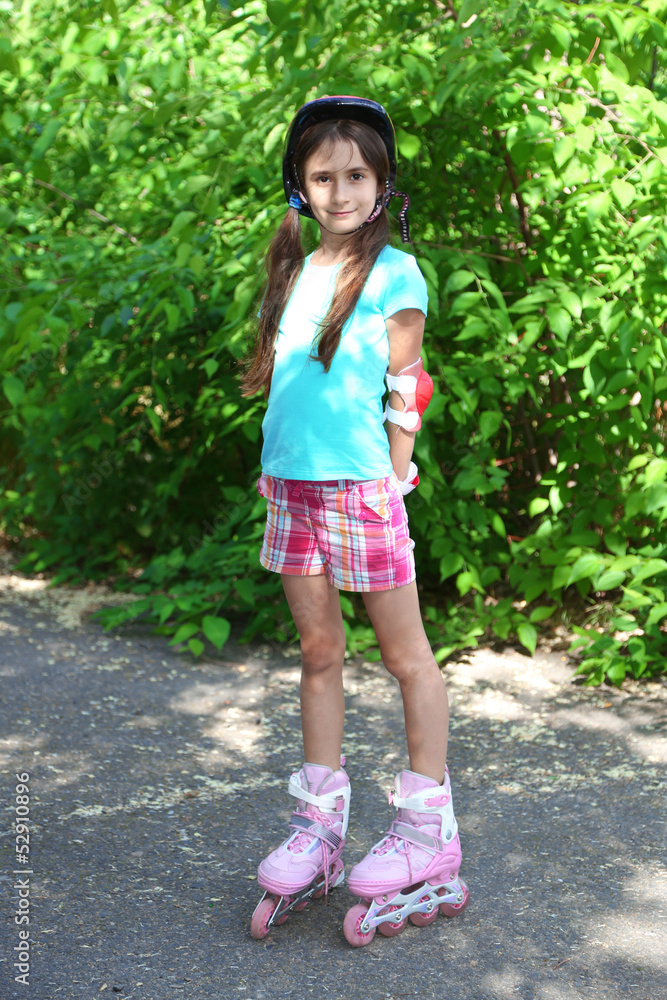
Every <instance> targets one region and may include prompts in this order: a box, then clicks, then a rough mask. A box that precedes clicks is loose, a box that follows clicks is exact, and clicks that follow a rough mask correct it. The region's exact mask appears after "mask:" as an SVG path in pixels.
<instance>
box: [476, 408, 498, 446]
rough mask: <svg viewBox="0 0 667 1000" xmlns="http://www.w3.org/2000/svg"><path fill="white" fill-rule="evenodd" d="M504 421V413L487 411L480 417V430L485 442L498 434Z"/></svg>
mask: <svg viewBox="0 0 667 1000" xmlns="http://www.w3.org/2000/svg"><path fill="white" fill-rule="evenodd" d="M502 421H503V415H502V413H499V412H498V411H497V410H486V411H485V412H484V413H482V414H481V415H480V418H479V429H480V432H481V435H482V439H483V440H484V441H488V440H489V439H490V438H492V437H494V435H495V434H497V433H498V429H499V428H500V425H501V423H502Z"/></svg>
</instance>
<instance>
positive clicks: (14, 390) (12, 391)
mask: <svg viewBox="0 0 667 1000" xmlns="http://www.w3.org/2000/svg"><path fill="white" fill-rule="evenodd" d="M2 391H3V392H4V394H5V396H6V397H7V399H8V400H9V402H10V403H11V405H12V406H18V404H19V403H20V402H21V400H22V399H23V397H24V396H25V385H24V383H23V382H22V381H21V379H20V378H17V377H16V375H5V377H4V378H3V380H2Z"/></svg>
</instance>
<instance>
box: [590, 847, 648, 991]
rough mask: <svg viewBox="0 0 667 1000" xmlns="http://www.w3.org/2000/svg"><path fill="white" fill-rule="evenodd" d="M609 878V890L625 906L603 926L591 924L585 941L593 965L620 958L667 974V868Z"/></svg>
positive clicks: (642, 870)
mask: <svg viewBox="0 0 667 1000" xmlns="http://www.w3.org/2000/svg"><path fill="white" fill-rule="evenodd" d="M609 878H610V890H611V891H613V892H614V893H618V894H619V897H620V899H621V900H622V904H623V906H622V909H621V910H620V911H616V912H612V913H607V914H605V917H604V922H602V923H599V922H598V923H596V922H593V921H591V922H590V924H589V926H588V929H587V931H588V932H587V935H586V937H587V939H588V946H589V948H590V949H591V962H593V961H597V962H604V961H605V959H606V960H609V959H611V958H617V959H619V958H620V959H622V960H623V961H625V962H632V963H635V964H637V965H640V966H647V965H649V966H652V967H653V968H654V969H655V970H656V971H658V970H659V971H661V972H663V973H665V974H667V949H666V948H665V940H666V935H667V913H665V910H664V905H665V898H666V897H667V867H666V866H665V865H664V864H660V863H659V862H657V861H656V862H653V863H648V864H645V865H641V866H640V868H639V869H638V870H637V871H635V872H633V874H632V875H629V876H627V877H626V878H621V879H613V882H612V878H613V876H612V875H611V874H610V876H609ZM605 953H607V954H606V956H605Z"/></svg>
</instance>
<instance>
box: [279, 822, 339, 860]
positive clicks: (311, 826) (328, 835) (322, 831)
mask: <svg viewBox="0 0 667 1000" xmlns="http://www.w3.org/2000/svg"><path fill="white" fill-rule="evenodd" d="M289 825H290V827H291V829H293V830H302V831H303V832H304V833H310V834H312V836H313V837H318V838H319V839H320V840H323V841H325V843H327V844H329V846H330V847H333V849H334V851H337V850H338V848H339V847H340V845H341V843H342V838H341V837H339V836H338V834H337V833H334V832H333V830H330V829H329V828H328V827H326V826H324V824H323V823H317V822H316V821H315V820H314V819H310V818H309V817H308V816H302V815H301V813H292V818H291V820H290V824H289Z"/></svg>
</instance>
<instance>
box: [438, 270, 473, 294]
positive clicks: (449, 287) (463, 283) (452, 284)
mask: <svg viewBox="0 0 667 1000" xmlns="http://www.w3.org/2000/svg"><path fill="white" fill-rule="evenodd" d="M474 280H475V275H474V273H473V272H472V271H452V273H451V274H450V276H449V277H448V278H447V284H446V285H445V294H447V293H448V292H460V291H461V289H462V288H466V287H467V286H468V285H471V284H472V283H473V282H474Z"/></svg>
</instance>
